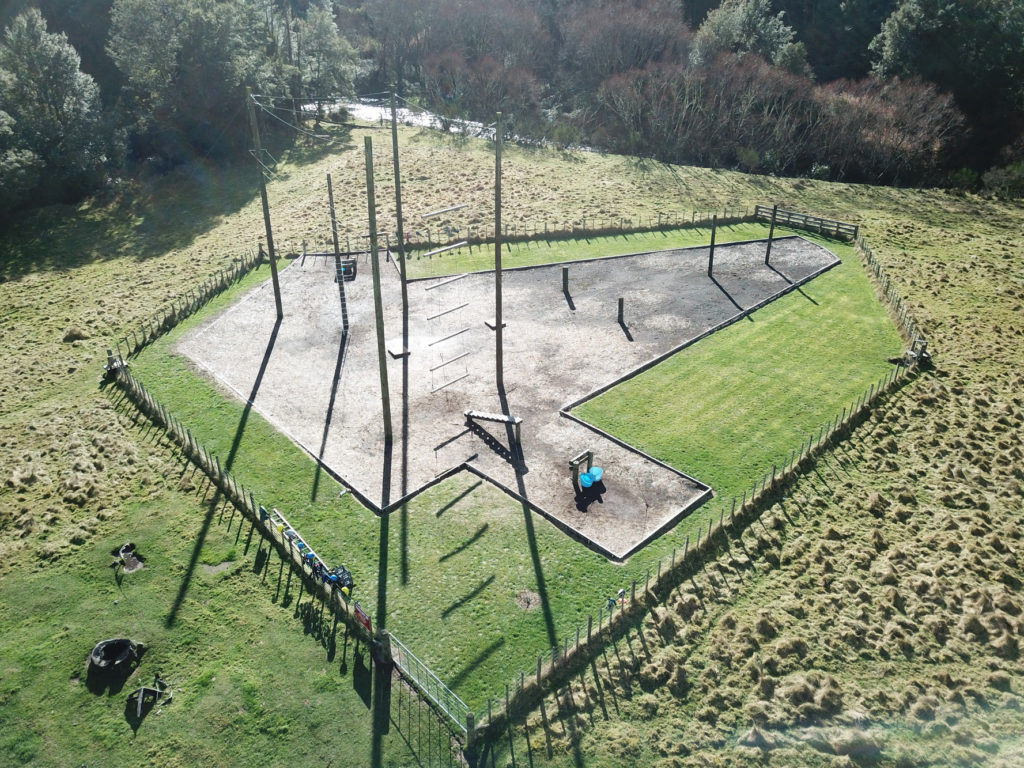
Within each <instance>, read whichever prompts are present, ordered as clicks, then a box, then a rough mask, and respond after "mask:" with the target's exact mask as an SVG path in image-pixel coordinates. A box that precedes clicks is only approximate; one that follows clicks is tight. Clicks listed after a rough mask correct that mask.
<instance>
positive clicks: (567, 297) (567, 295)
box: [562, 290, 576, 312]
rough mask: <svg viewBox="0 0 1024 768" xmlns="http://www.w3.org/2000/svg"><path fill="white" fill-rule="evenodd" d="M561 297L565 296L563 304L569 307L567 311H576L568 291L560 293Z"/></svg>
mask: <svg viewBox="0 0 1024 768" xmlns="http://www.w3.org/2000/svg"><path fill="white" fill-rule="evenodd" d="M562 295H563V296H565V303H566V304H568V305H569V311H570V312H575V311H576V304H575V303H574V302H573V300H572V294H571V293H569V291H567V290H566V291H562Z"/></svg>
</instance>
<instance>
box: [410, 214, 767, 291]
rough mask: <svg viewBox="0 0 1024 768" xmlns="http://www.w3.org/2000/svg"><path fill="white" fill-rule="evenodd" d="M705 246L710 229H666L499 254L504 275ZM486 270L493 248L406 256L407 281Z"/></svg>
mask: <svg viewBox="0 0 1024 768" xmlns="http://www.w3.org/2000/svg"><path fill="white" fill-rule="evenodd" d="M778 232H779V234H780V235H781V234H783V231H782V228H781V227H780V228H778ZM767 236H768V229H767V227H765V226H764V225H762V224H755V223H749V224H731V225H729V226H722V227H718V229H717V231H716V233H715V238H716V242H719V243H730V242H737V241H740V240H757V239H760V238H763V237H767ZM710 241H711V228H710V227H688V228H686V229H665V230H661V231H657V232H623V233H621V234H616V235H601V236H593V237H582V236H581V237H572V238H551V239H538V240H530V241H526V242H514V243H506V244H505V247H504V251H503V252H502V257H501V265H502V268H504V269H510V268H513V267H528V266H534V265H536V264H551V263H554V262H558V261H573V260H576V259H596V258H599V257H601V256H618V255H621V254H624V253H643V252H646V251H664V250H668V249H671V248H689V247H691V246H698V245H707V244H708V243H709V242H710ZM490 269H494V244H493V243H490V244H485V245H482V246H473V247H472V248H470V247H469V246H464V247H462V248H456V249H454V250H451V251H445V252H444V253H440V254H438V255H437V256H432V257H429V258H426V257H424V256H423V253H422V252H418V251H413V252H412V253H410V256H409V262H408V273H407V274H408V276H409V277H410V278H419V277H437V276H439V275H458V274H461V273H463V272H480V271H485V270H490Z"/></svg>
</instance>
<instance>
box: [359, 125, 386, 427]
mask: <svg viewBox="0 0 1024 768" xmlns="http://www.w3.org/2000/svg"><path fill="white" fill-rule="evenodd" d="M363 151H364V155H365V157H366V209H367V214H368V216H369V219H370V266H371V268H372V270H373V310H374V315H375V317H376V320H377V362H378V364H379V366H380V401H381V407H382V409H383V411H384V414H383V415H384V442H385V443H390V442H391V392H390V391H389V389H388V352H387V347H386V343H385V341H384V305H383V302H382V301H381V295H380V257H379V254H378V253H377V204H376V201H375V200H374V192H373V139H372V138H371V137H369V136H364V137H363Z"/></svg>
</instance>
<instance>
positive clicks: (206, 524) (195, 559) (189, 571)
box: [164, 318, 291, 627]
mask: <svg viewBox="0 0 1024 768" xmlns="http://www.w3.org/2000/svg"><path fill="white" fill-rule="evenodd" d="M280 329H281V318H278V319H277V322H276V323H275V324H274V330H273V331H272V332H271V334H270V339H269V340H268V341H267V348H266V350H265V351H264V353H263V362H262V363H261V365H260V370H259V372H258V373H257V374H256V380H255V381H254V382H253V385H252V390H251V391H250V392H249V397H248V398H247V400H246V403H245V408H244V409H243V410H242V418H241V419H240V420H239V422H238V428H237V429H236V430H235V437H234V440H233V441H232V442H231V450H230V452H229V453H228V457H227V459H226V460H225V461H224V471H225V472H229V471H230V470H231V466H232V464H233V463H234V461H235V457H236V456H237V455H238V448H239V446H240V445H241V443H242V436H243V435H244V434H245V426H246V423H247V422H248V421H249V414H250V413H251V412H252V403H253V400H255V399H256V394H257V392H259V389H260V384H261V383H262V382H263V375H264V374H265V373H266V370H267V365H268V363H269V362H270V355H271V353H272V352H273V351H274V344H275V343H276V342H277V334H278V331H280ZM223 499H224V496H223V494H222V493H221V490H220V489H219V488H217V489H216V492H215V493H214V495H213V498H212V499H211V500H210V502H209V504H208V506H207V510H206V515H205V516H204V518H203V525H202V527H201V528H200V529H199V534H198V535H197V536H196V540H195V544H194V545H193V547H192V557H191V558H190V559H189V563H188V567H187V568H186V569H185V575H184V576H182V578H181V585H180V586H179V587H178V594H177V595H176V596H175V598H174V603H173V604H172V605H171V610H170V612H169V613H168V614H167V618H166V619H165V621H164V624H165V625H166V626H168V627H171V626H173V625H174V622H175V621H176V620H177V617H178V611H179V610H181V604H182V603H183V602H184V600H185V595H186V594H187V593H188V588H189V585H190V584H191V583H192V575H193V574H194V573H195V570H196V565H197V564H198V563H199V554H200V553H201V552H202V550H203V544H204V543H205V541H206V534H207V533H209V530H210V524H211V523H212V522H213V516H214V513H215V512H216V510H217V508H218V507H219V506H220V504H221V501H222V500H223ZM288 578H289V582H290V581H291V569H289V570H288ZM285 595H286V598H285V599H286V600H287V590H285ZM285 604H287V603H285Z"/></svg>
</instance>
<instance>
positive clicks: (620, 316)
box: [619, 296, 624, 325]
mask: <svg viewBox="0 0 1024 768" xmlns="http://www.w3.org/2000/svg"><path fill="white" fill-rule="evenodd" d="M623 301H624V300H623V298H622V297H621V296H619V325H623V322H622V309H623V307H622V305H623Z"/></svg>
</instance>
